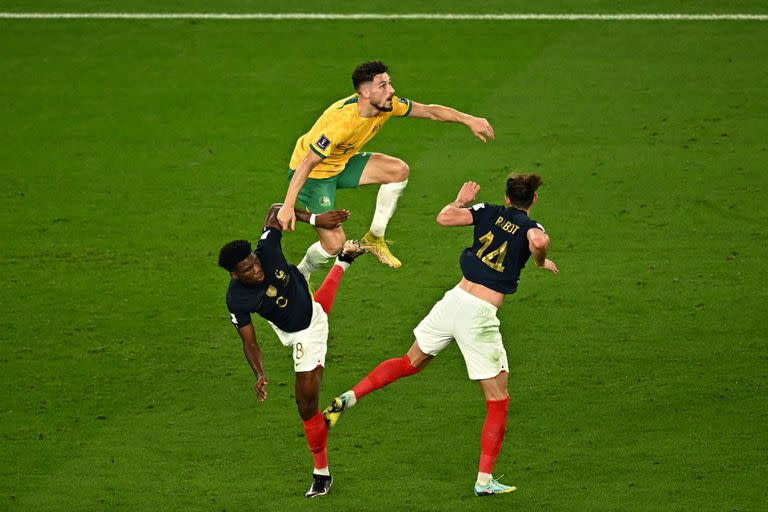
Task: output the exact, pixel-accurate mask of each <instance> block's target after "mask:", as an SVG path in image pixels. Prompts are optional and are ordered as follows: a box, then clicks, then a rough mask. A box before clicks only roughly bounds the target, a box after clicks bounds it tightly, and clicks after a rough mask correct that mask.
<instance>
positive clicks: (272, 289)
mask: <svg viewBox="0 0 768 512" xmlns="http://www.w3.org/2000/svg"><path fill="white" fill-rule="evenodd" d="M276 296H277V288H275V287H274V286H272V285H269V286H268V287H267V297H276Z"/></svg>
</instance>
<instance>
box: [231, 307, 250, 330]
mask: <svg viewBox="0 0 768 512" xmlns="http://www.w3.org/2000/svg"><path fill="white" fill-rule="evenodd" d="M229 319H230V320H231V321H232V325H234V326H235V329H240V328H241V327H245V326H246V325H249V324H251V323H253V322H252V320H251V314H250V313H248V312H245V313H241V312H238V313H233V312H232V311H230V312H229Z"/></svg>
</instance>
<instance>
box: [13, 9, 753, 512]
mask: <svg viewBox="0 0 768 512" xmlns="http://www.w3.org/2000/svg"><path fill="white" fill-rule="evenodd" d="M285 9H289V10H292V11H300V12H355V11H368V12H390V11H393V10H395V11H397V10H399V11H409V12H468V11H475V12H479V11H480V10H481V9H482V10H483V12H554V13H558V12H753V13H764V12H765V8H764V5H763V7H760V4H759V2H746V1H742V2H731V3H729V4H728V5H723V3H722V2H714V1H703V2H696V3H693V2H687V3H686V2H678V1H676V2H660V1H650V0H649V1H645V2H639V3H638V2H621V3H619V4H616V3H614V2H602V1H589V2H580V3H576V2H565V1H559V2H558V1H555V0H549V1H546V2H543V3H536V4H526V3H524V2H511V3H507V2H501V1H494V2H490V3H484V4H483V5H482V6H478V7H474V6H472V7H470V6H469V5H468V4H466V3H462V2H455V3H453V2H440V3H436V2H427V1H418V2H413V3H410V4H407V5H404V6H402V8H395V7H393V6H392V5H390V3H385V2H381V1H376V2H372V3H370V4H360V3H351V2H346V1H345V2H340V3H336V2H330V1H319V2H316V3H304V4H291V5H290V6H289V7H283V6H282V3H279V2H276V1H272V0H270V1H266V2H244V1H234V0H230V1H225V2H224V1H223V2H218V3H215V5H211V3H210V2H201V1H188V2H181V1H169V2H165V3H163V4H162V5H157V4H156V3H154V2H147V1H137V2H130V3H128V2H123V3H120V2H116V1H104V2H102V1H99V2H96V1H89V2H88V1H81V2H75V1H62V2H53V1H34V2H21V1H9V0H5V1H3V2H2V3H0V11H41V12H42V11H53V10H57V11H83V12H90V11H95V10H102V11H136V12H152V11H169V12H203V11H208V12H211V11H215V12H219V11H220V12H256V11H261V12H275V11H279V10H285ZM767 48H768V22H764V21H739V22H732V21H731V22H715V21H712V22H709V21H696V22H683V21H677V22H670V21H663V22H662V21H641V22H638V21H633V22H594V21H592V22H591V21H581V22H553V21H524V22H510V21H507V22H490V21H483V22H478V21H472V22H469V21H464V22H438V21H386V22H382V21H334V22H324V21H173V20H163V21H104V20H68V21H63V20H58V21H53V20H50V21H42V20H37V21H30V20H7V19H6V20H0V104H2V107H0V136H1V137H2V142H1V143H0V182H1V183H2V187H0V198H1V202H2V206H1V207H0V236H1V237H2V244H0V274H1V275H2V279H0V304H2V308H0V375H2V380H1V381H0V510H3V511H6V510H7V511H12V512H16V511H19V512H21V511H35V512H38V511H59V510H60V511H147V510H162V511H190V510H192V511H198V510H199V511H222V510H226V511H246V510H259V509H263V510H280V511H289V510H308V509H309V508H311V509H313V510H329V511H330V510H333V511H337V510H434V511H444V510H472V511H474V510H520V511H523V510H541V511H552V510H576V511H580V510H590V511H591V510H606V511H607V510H611V511H678V510H681V511H682V510H697V511H698V510H713V511H753V510H754V511H756V510H764V507H765V504H766V503H768V492H767V491H766V485H765V483H766V481H768V455H767V454H768V386H767V384H766V383H767V382H768V346H767V341H766V340H767V339H768V329H767V328H766V320H765V318H766V313H768V307H767V305H768V300H767V299H768V294H766V284H768V283H767V279H766V276H767V275H768V273H767V271H768V265H766V257H767V256H768V254H767V253H768V251H766V247H768V229H767V226H768V209H766V198H767V197H768V196H766V193H767V191H768V178H767V177H766V176H767V174H766V172H767V171H768V168H767V166H766V162H768V121H767V120H768V92H767V91H768V88H766V84H768V66H766V62H767V61H768V51H767V50H766V49H767ZM371 58H381V59H383V60H385V61H386V62H388V63H389V65H390V67H391V74H392V77H393V81H394V85H395V87H396V89H397V93H398V94H400V95H402V96H404V97H408V98H412V99H414V100H416V101H421V102H430V103H441V104H446V105H450V106H453V107H456V108H458V109H460V110H463V111H466V112H470V113H473V114H477V115H482V116H485V117H487V118H488V119H489V120H490V121H491V122H492V123H493V125H494V127H495V130H496V142H494V143H491V144H488V145H483V144H482V143H480V142H479V141H477V140H475V139H474V138H473V137H472V135H471V133H470V132H469V131H468V130H466V129H465V128H464V127H462V126H456V125H445V124H440V123H434V122H429V121H424V120H399V119H396V120H392V121H391V122H390V123H388V125H387V126H386V127H385V129H384V130H382V133H381V134H379V135H378V136H377V137H376V138H375V139H374V140H373V141H372V142H371V143H370V144H369V146H368V147H367V149H368V150H373V151H381V152H384V153H387V154H390V155H394V156H397V157H400V158H403V159H404V160H406V161H407V162H408V163H409V164H410V166H411V179H410V184H409V186H408V188H407V190H406V193H405V195H404V196H403V198H402V200H401V202H400V207H399V209H398V211H397V213H396V215H395V217H394V218H393V220H392V222H391V224H390V228H389V230H388V237H389V238H392V239H394V240H395V241H396V245H394V248H393V250H394V251H395V254H396V255H398V256H399V257H400V258H401V259H402V260H403V262H404V265H403V267H402V268H401V269H399V270H397V271H393V270H391V269H388V268H385V267H384V266H382V265H380V264H379V263H378V262H376V261H375V260H374V259H373V258H369V257H365V258H362V259H361V260H360V261H359V263H356V264H355V265H354V267H353V268H352V269H351V271H350V272H349V273H348V274H347V275H346V276H345V278H344V281H343V283H342V287H341V288H340V291H339V294H338V297H337V301H336V305H335V307H334V310H333V311H332V315H331V336H330V340H329V355H328V361H327V370H326V378H325V382H324V387H323V393H322V397H321V401H322V402H323V403H326V402H327V400H328V399H330V398H331V397H332V396H333V395H335V394H337V393H338V392H341V391H344V390H346V389H348V388H349V387H350V386H352V385H353V384H355V383H356V382H357V381H358V380H359V379H360V378H361V377H363V376H364V375H365V374H366V373H367V372H368V371H369V370H370V369H371V368H372V367H373V366H375V365H376V364H377V363H378V362H379V361H381V360H382V359H385V358H389V357H396V356H400V355H402V354H403V353H404V351H405V350H406V349H407V348H408V347H409V346H410V344H411V342H412V341H413V337H412V332H411V331H412V329H413V327H414V326H415V325H416V324H417V323H418V321H419V320H420V319H421V318H422V317H423V316H424V315H425V314H426V313H427V312H428V311H429V309H430V308H431V306H432V304H433V303H434V302H435V301H436V300H437V299H438V298H439V297H440V296H441V295H442V294H443V292H444V291H445V290H446V289H448V288H450V287H452V286H453V285H454V284H455V283H456V282H457V281H458V279H459V277H460V271H459V269H458V265H457V262H458V255H459V252H460V251H461V249H462V248H463V247H465V246H466V244H467V243H468V242H469V239H470V231H469V230H468V229H446V228H442V227H440V226H439V225H437V224H436V223H435V222H434V216H435V215H436V213H437V212H438V211H439V210H440V208H441V207H442V206H443V205H444V204H445V203H447V202H449V201H451V200H452V199H453V198H454V197H455V193H456V191H457V190H458V188H459V186H460V185H461V183H462V182H463V181H464V180H466V179H474V180H476V181H477V182H479V183H480V184H481V186H482V189H481V191H480V196H479V200H482V201H488V202H494V201H501V200H502V190H503V183H504V180H505V177H506V175H507V174H508V173H509V172H510V171H512V170H528V171H536V172H539V173H540V174H542V175H543V176H544V180H545V184H544V186H543V187H542V189H541V191H540V192H541V194H540V201H539V203H538V204H537V206H536V207H535V208H534V210H533V215H532V216H533V217H534V218H536V219H537V220H539V221H540V222H542V223H543V224H544V225H545V226H546V227H547V230H548V232H549V233H550V235H551V237H552V240H553V246H552V250H551V258H552V259H553V260H554V261H556V262H557V263H558V265H559V267H560V270H561V275H560V276H559V277H557V278H553V277H552V276H551V275H549V274H545V273H543V272H540V271H536V270H535V269H530V268H529V269H527V270H526V271H524V273H523V277H522V279H521V282H520V290H519V292H518V293H517V294H516V295H514V296H511V297H509V298H508V299H507V302H506V305H505V307H504V308H502V309H501V310H500V315H499V316H500V319H501V322H502V333H503V335H504V337H505V342H506V345H507V351H508V354H509V359H510V366H511V379H510V394H511V397H512V398H511V403H510V413H509V424H508V430H507V436H506V440H505V443H504V446H503V449H502V453H501V455H500V457H499V460H498V462H497V465H496V474H497V475H500V474H502V473H504V474H506V476H505V477H504V479H503V481H504V482H506V483H511V484H514V485H516V486H518V488H519V489H518V491H517V492H515V493H513V494H511V495H506V496H500V497H496V498H494V499H485V500H478V499H476V498H474V497H473V496H472V494H471V491H472V483H473V481H474V478H475V472H476V464H477V458H478V455H479V434H480V428H481V425H482V422H483V418H484V412H485V409H484V404H483V401H482V398H481V394H480V391H479V389H478V387H477V385H476V384H473V383H471V382H469V381H468V380H467V378H466V372H465V369H464V365H463V361H462V359H461V357H460V354H459V352H458V350H457V349H456V348H455V347H452V348H450V349H448V350H447V351H446V352H445V353H444V354H442V355H440V356H439V357H438V358H437V359H436V360H435V361H434V362H433V363H432V365H431V366H430V367H428V368H427V369H426V370H425V371H424V372H423V373H422V374H420V375H417V376H414V377H411V378H409V379H407V380H405V381H402V382H398V383H396V384H394V385H392V386H391V387H389V388H387V389H385V390H382V391H379V392H376V393H375V394H372V395H370V396H369V397H366V398H365V399H363V401H361V402H360V404H359V405H358V406H357V407H356V408H355V409H354V410H352V411H351V412H350V413H349V414H348V415H346V416H345V417H344V418H343V420H342V422H341V423H340V424H339V425H338V426H337V428H335V429H334V430H333V431H331V432H330V435H329V450H330V451H329V457H330V464H331V469H332V471H333V474H334V476H335V479H336V481H335V484H334V488H333V491H332V493H331V495H329V496H327V497H325V498H323V499H321V500H316V501H313V502H311V503H308V502H307V500H306V499H305V498H304V497H303V493H304V491H305V490H306V488H307V486H308V485H309V476H310V472H311V458H310V457H309V454H308V451H307V449H306V442H305V440H304V437H303V430H302V428H301V423H300V421H299V419H298V415H297V414H296V410H295V405H294V403H293V396H292V392H293V374H292V363H291V357H290V351H288V350H286V349H284V348H282V347H281V346H280V345H279V343H278V341H277V339H276V337H275V336H274V334H273V333H272V332H271V331H270V329H269V328H268V326H267V325H266V323H265V322H263V321H261V320H259V321H257V323H256V326H257V333H258V334H259V336H260V341H261V344H262V347H263V349H264V351H265V363H266V367H267V370H268V375H269V377H270V381H271V382H270V385H269V392H270V396H269V399H268V401H267V402H266V403H264V404H258V403H257V402H256V400H255V397H254V395H253V392H252V389H251V388H252V385H253V377H252V374H251V372H250V369H249V368H248V366H247V364H246V362H245V359H244V357H243V355H242V349H241V345H240V343H239V339H238V338H237V335H236V333H235V332H234V330H233V329H232V327H231V326H230V324H229V321H228V315H227V312H226V308H225V305H224V292H225V287H226V284H227V277H226V275H225V273H223V272H222V271H221V270H220V269H218V268H217V267H216V254H217V251H218V249H219V247H220V246H221V245H222V244H223V243H224V242H226V241H228V240H230V239H233V238H240V237H250V238H255V237H256V236H257V235H258V233H259V229H260V225H261V221H262V219H263V215H264V213H265V211H266V209H267V207H268V205H269V204H270V203H272V202H274V201H279V200H281V199H282V198H283V195H284V193H285V188H286V166H287V162H288V158H289V156H290V152H291V150H292V148H293V144H294V143H295V140H296V138H297V137H298V136H299V135H300V134H301V133H303V132H304V130H306V129H308V128H309V126H310V125H311V123H312V122H313V121H314V119H315V118H316V116H317V115H318V114H319V113H320V112H321V111H322V110H323V109H324V108H325V107H326V106H327V105H328V104H330V103H331V102H333V101H334V100H336V99H338V98H341V97H343V96H344V95H346V94H349V93H350V89H351V86H350V83H349V75H350V73H351V70H352V68H353V67H354V66H355V65H356V64H357V63H359V62H360V61H362V60H367V59H371ZM375 196H376V189H375V188H371V187H368V188H364V189H361V190H357V191H342V192H340V193H339V195H338V197H337V203H338V204H339V205H340V206H343V207H346V208H348V209H350V210H351V212H352V217H351V219H350V221H349V222H348V224H347V225H346V231H347V233H348V234H349V236H351V237H358V236H360V235H362V234H363V233H364V232H365V231H366V230H367V227H368V223H369V222H370V218H371V215H372V211H373V206H374V202H375ZM312 239H313V234H312V233H311V231H310V229H308V228H307V227H306V226H301V227H300V229H299V230H298V231H297V232H296V233H293V234H290V235H287V236H286V237H285V239H284V247H285V250H286V253H287V254H288V256H289V257H290V259H292V260H293V261H294V262H298V260H299V259H300V257H301V255H302V254H303V252H304V250H305V248H306V246H307V245H308V244H309V243H310V242H311V241H312ZM319 277H320V276H318V278H319Z"/></svg>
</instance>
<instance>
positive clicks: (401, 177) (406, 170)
mask: <svg viewBox="0 0 768 512" xmlns="http://www.w3.org/2000/svg"><path fill="white" fill-rule="evenodd" d="M410 172H411V168H410V167H408V164H407V163H405V162H404V161H402V160H398V161H397V165H395V172H394V173H393V178H394V179H393V180H392V182H394V183H399V182H401V181H405V180H407V179H408V175H409V174H410Z"/></svg>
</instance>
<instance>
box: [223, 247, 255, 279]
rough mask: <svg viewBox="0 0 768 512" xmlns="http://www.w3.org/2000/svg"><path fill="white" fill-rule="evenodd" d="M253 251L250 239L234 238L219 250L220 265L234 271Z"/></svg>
mask: <svg viewBox="0 0 768 512" xmlns="http://www.w3.org/2000/svg"><path fill="white" fill-rule="evenodd" d="M251 252H252V249H251V242H249V241H248V240H232V241H231V242H229V243H228V244H226V245H225V246H224V247H222V248H221V250H220V251H219V266H220V267H221V268H223V269H226V270H227V271H229V272H234V271H235V268H236V267H237V264H238V263H240V262H241V261H243V260H244V259H245V258H247V257H248V255H249V254H251Z"/></svg>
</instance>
